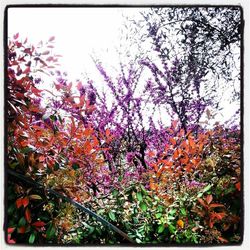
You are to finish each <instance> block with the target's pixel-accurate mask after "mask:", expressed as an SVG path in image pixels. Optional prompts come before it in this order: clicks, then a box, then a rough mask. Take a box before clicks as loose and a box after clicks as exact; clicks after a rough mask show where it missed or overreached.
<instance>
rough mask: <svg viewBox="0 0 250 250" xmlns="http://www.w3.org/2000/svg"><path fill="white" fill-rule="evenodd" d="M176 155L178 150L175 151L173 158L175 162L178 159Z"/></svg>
mask: <svg viewBox="0 0 250 250" xmlns="http://www.w3.org/2000/svg"><path fill="white" fill-rule="evenodd" d="M178 155H179V153H178V150H175V151H174V155H173V158H174V159H175V160H176V159H177V158H178Z"/></svg>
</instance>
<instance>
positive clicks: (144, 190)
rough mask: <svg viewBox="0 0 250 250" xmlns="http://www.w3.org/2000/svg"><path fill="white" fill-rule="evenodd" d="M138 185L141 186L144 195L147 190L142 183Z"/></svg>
mask: <svg viewBox="0 0 250 250" xmlns="http://www.w3.org/2000/svg"><path fill="white" fill-rule="evenodd" d="M140 187H141V190H142V193H143V194H144V195H147V194H148V192H147V190H146V189H145V188H144V186H143V185H140Z"/></svg>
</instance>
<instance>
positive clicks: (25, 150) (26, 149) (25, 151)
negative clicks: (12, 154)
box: [21, 147, 34, 154]
mask: <svg viewBox="0 0 250 250" xmlns="http://www.w3.org/2000/svg"><path fill="white" fill-rule="evenodd" d="M31 151H34V150H33V149H32V148H31V147H25V148H23V149H21V152H22V153H23V154H26V153H29V152H31Z"/></svg>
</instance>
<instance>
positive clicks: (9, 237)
mask: <svg viewBox="0 0 250 250" xmlns="http://www.w3.org/2000/svg"><path fill="white" fill-rule="evenodd" d="M7 242H8V243H9V244H15V243H16V241H15V240H13V239H11V235H10V234H8V238H7Z"/></svg>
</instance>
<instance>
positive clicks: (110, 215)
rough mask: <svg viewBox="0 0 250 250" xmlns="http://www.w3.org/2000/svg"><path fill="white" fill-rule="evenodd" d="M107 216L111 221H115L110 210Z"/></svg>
mask: <svg viewBox="0 0 250 250" xmlns="http://www.w3.org/2000/svg"><path fill="white" fill-rule="evenodd" d="M109 218H110V219H111V220H112V221H116V218H115V214H114V213H113V212H112V211H109Z"/></svg>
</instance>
